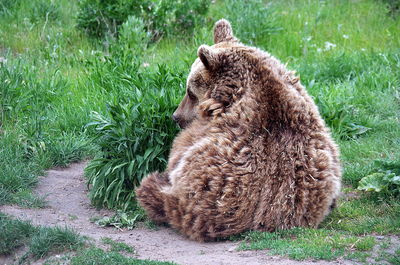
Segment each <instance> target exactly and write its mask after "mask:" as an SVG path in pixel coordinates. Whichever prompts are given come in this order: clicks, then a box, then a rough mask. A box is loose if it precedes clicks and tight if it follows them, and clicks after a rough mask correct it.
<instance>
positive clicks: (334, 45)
mask: <svg viewBox="0 0 400 265" xmlns="http://www.w3.org/2000/svg"><path fill="white" fill-rule="evenodd" d="M333 48H336V44H334V43H331V42H329V41H326V42H325V51H329V50H330V49H333Z"/></svg>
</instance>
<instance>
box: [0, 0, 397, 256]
mask: <svg viewBox="0 0 400 265" xmlns="http://www.w3.org/2000/svg"><path fill="white" fill-rule="evenodd" d="M385 2H391V3H392V5H391V6H389V7H388V6H387V5H386V4H385ZM393 3H394V4H393ZM395 6H396V3H395V1H379V0H360V1H341V0H333V1H317V0H283V1H275V0H274V1H270V2H268V5H264V4H263V2H262V1H260V0H253V1H251V2H250V3H248V5H246V6H243V5H242V4H241V3H239V2H238V1H230V0H227V1H216V2H215V3H212V4H211V5H210V9H209V12H208V14H207V15H206V18H205V21H206V22H205V23H202V24H201V25H200V26H198V27H196V28H193V32H194V34H193V35H191V34H179V36H174V35H168V36H167V37H164V38H161V39H158V40H157V41H156V42H154V41H153V42H151V41H150V39H149V38H148V35H147V33H146V32H143V31H142V30H141V29H143V28H146V25H142V24H140V23H141V22H140V21H139V22H138V21H136V20H134V19H131V21H128V22H126V24H125V26H123V27H122V29H121V38H120V39H116V40H110V39H93V38H90V37H88V36H87V35H86V34H85V33H84V32H83V31H81V30H80V29H79V28H77V27H76V25H77V20H76V15H77V14H78V12H79V6H78V5H77V3H76V1H67V0H61V1H51V0H32V1H27V0H20V1H11V0H6V1H2V2H1V3H0V57H2V58H5V59H6V60H7V62H5V63H0V165H1V166H0V205H1V204H19V205H21V206H24V207H43V206H44V204H45V202H44V201H45V198H40V197H35V196H34V195H33V194H32V189H34V187H35V185H36V183H37V176H39V175H41V174H43V172H44V170H46V169H48V168H50V167H53V166H67V165H68V164H69V163H71V162H74V161H79V160H82V159H86V158H93V157H94V156H95V155H96V160H94V162H93V164H92V165H91V167H89V168H88V171H89V173H87V174H88V176H89V177H91V180H92V181H93V180H99V181H96V182H95V184H96V187H95V188H94V189H92V194H91V198H92V199H93V201H94V202H95V204H96V205H98V206H101V205H106V206H108V207H112V208H119V209H125V210H127V211H128V212H127V213H126V214H125V215H123V214H122V212H119V214H117V215H116V216H115V217H114V218H111V219H110V220H102V221H103V225H110V224H111V223H113V224H116V225H117V226H129V227H134V226H135V222H136V221H137V220H141V221H143V220H145V218H144V217H143V216H142V215H140V209H139V210H138V209H136V208H135V200H134V193H133V189H134V186H136V185H137V184H138V183H139V182H140V180H141V178H142V177H143V176H145V175H146V173H147V172H148V171H152V170H162V169H163V167H164V166H165V160H166V158H167V155H168V150H169V148H170V144H171V141H172V139H173V138H174V136H175V134H176V133H177V128H176V126H175V125H174V124H173V122H172V121H171V120H170V118H169V117H170V115H171V114H172V112H173V110H174V109H175V108H176V106H177V104H178V103H179V101H180V98H181V97H182V95H183V93H184V86H185V78H186V75H187V73H188V72H189V68H190V65H191V63H192V62H193V60H194V59H195V58H196V51H197V48H198V46H199V45H201V44H212V31H211V29H212V26H213V24H214V22H215V21H216V19H219V18H221V17H227V18H229V19H230V20H231V22H232V24H233V25H234V31H235V32H237V36H238V37H239V38H241V40H242V41H243V42H244V43H247V44H251V45H255V46H258V47H261V48H263V49H265V50H267V51H269V52H270V53H271V54H273V55H275V56H276V57H278V58H279V59H280V60H281V61H282V62H284V63H287V64H288V68H290V69H294V70H297V72H298V74H299V75H300V77H301V82H302V83H303V84H304V85H305V86H306V87H307V90H308V91H309V93H310V94H311V95H312V96H313V97H314V99H315V102H316V103H317V105H318V107H319V110H320V112H321V114H322V116H323V117H324V119H325V121H326V123H327V125H328V126H329V127H330V128H331V130H332V133H333V136H334V138H335V140H336V141H337V143H338V145H339V146H340V150H341V159H342V164H343V169H344V175H343V183H344V186H345V192H346V193H350V194H353V193H354V192H355V189H356V188H357V186H358V182H359V181H360V179H362V178H363V177H365V176H367V175H370V174H373V173H376V172H380V171H382V170H386V169H385V166H384V165H385V164H391V163H392V164H393V163H397V162H396V161H398V158H399V157H400V149H399V148H398V146H399V145H400V92H399V87H400V76H399V74H398V71H399V70H398V69H399V68H400V48H399V47H400V34H399V32H398V28H400V17H399V16H398V14H397V13H396V12H397V11H396V7H395ZM249 7H251V8H249ZM185 8H186V7H185ZM239 11H240V12H239ZM143 21H146V19H144V20H143ZM131 27H132V30H131V31H130V28H131ZM130 34H137V35H134V36H133V35H132V36H133V37H132V36H131V35H130ZM149 41H150V42H149ZM139 42H143V43H139ZM107 106H108V107H107ZM113 111H114V112H113ZM94 112H96V113H97V114H96V115H93V113H94ZM90 122H97V123H96V124H93V123H92V126H87V124H88V123H90ZM110 128H112V129H110ZM135 142H141V143H142V144H136V147H135ZM135 148H136V149H135ZM382 161H383V162H382ZM90 170H92V172H90ZM99 176H100V177H101V178H99ZM93 183H94V182H92V184H93ZM132 210H133V212H132ZM129 211H130V212H129ZM138 214H139V215H138ZM139 217H140V218H139ZM1 220H2V226H4V227H7V229H3V231H0V233H5V234H4V236H6V234H7V238H9V240H8V239H7V240H8V241H4V242H7V246H9V247H8V248H7V247H3V248H1V249H3V250H4V251H7V253H10V252H12V251H13V250H14V249H15V248H16V247H17V246H21V245H26V244H30V243H29V242H30V240H31V239H32V238H33V233H37V231H39V230H37V229H36V228H35V229H34V228H29V227H31V226H30V225H27V224H25V223H24V222H22V223H21V222H20V221H16V220H13V221H10V220H8V219H7V220H8V221H7V222H5V221H4V220H5V219H4V218H3V217H2V218H1ZM399 220H400V206H399V202H398V198H394V197H391V196H378V195H374V194H368V193H365V192H357V193H356V196H349V197H346V198H343V199H341V200H340V201H339V204H338V208H337V209H336V210H335V211H334V212H333V213H332V214H331V215H330V216H329V217H328V218H327V219H326V220H325V221H324V223H323V224H322V225H321V228H322V230H307V229H306V230H301V229H300V230H294V231H292V232H287V233H286V234H285V233H284V232H277V233H274V234H270V235H268V234H264V233H260V234H259V235H257V233H256V232H252V233H251V234H250V235H251V236H249V237H248V238H247V239H248V240H249V244H250V245H251V244H253V245H257V246H259V248H267V249H270V250H271V251H272V252H274V251H275V252H274V253H278V254H281V255H288V256H289V257H293V258H297V259H303V258H304V259H307V258H315V259H320V258H324V259H335V258H337V257H347V258H353V259H358V260H361V261H362V260H365V259H366V257H367V256H368V255H370V248H371V246H372V245H373V244H374V242H373V240H372V239H371V235H376V234H380V235H389V234H399V232H400V222H399ZM99 221H100V220H99ZM4 231H8V232H4ZM10 231H11V232H10ZM64 232H65V231H64ZM42 233H44V232H42ZM52 233H55V234H57V233H56V232H55V231H53V232H52ZM44 234H45V233H44ZM55 234H51V233H50V232H49V234H46V235H43V237H44V238H53V239H54V240H56V241H54V245H55V246H56V245H57V243H56V242H57V239H56V236H55ZM299 235H301V236H299ZM302 237H303V238H304V240H302V241H301V240H300V239H301V238H302ZM1 238H3V237H1ZM324 238H329V239H330V241H329V242H327V243H324V241H323V240H322V239H324ZM37 240H39V241H38V242H39V243H37V244H38V246H39V247H38V249H43V250H44V249H45V247H44V246H45V242H47V241H46V240H47V239H46V240H44V239H41V238H40V237H37ZM61 241H68V240H67V238H62V239H61ZM40 242H42V243H40ZM266 242H268V243H269V244H270V245H269V246H267V245H268V244H267V243H266ZM1 243H2V241H0V244H1ZM375 243H376V242H375ZM46 244H50V243H46ZM312 248H315V251H312ZM67 249H69V247H67ZM328 249H329V250H332V251H331V252H329V251H326V253H325V252H324V250H328ZM52 251H53V250H51V249H50V250H49V252H52ZM382 251H383V253H386V252H385V251H386V250H385V249H383V250H382ZM328 252H329V253H328ZM34 253H38V254H32V255H38V256H40V255H41V254H40V251H39V252H36V251H35V252H34ZM330 253H333V254H330ZM386 254H387V255H386ZM386 254H382V255H383V256H385V255H386V256H385V257H386V259H385V260H389V259H390V260H391V261H390V262H392V263H393V264H396V262H397V263H398V258H397V259H396V255H394V254H390V253H389V254H390V255H389V254H388V253H386ZM85 257H86V258H87V259H88V260H90V259H89V257H93V260H96V259H98V260H99V262H103V263H105V264H106V263H107V262H108V261H109V262H110V264H112V263H111V262H117V261H118V260H119V261H121V262H125V263H126V264H131V263H129V262H133V261H130V260H129V259H127V258H125V257H123V256H121V255H120V254H118V253H116V252H113V251H111V252H105V251H103V250H99V249H95V248H93V249H89V250H85V251H83V250H82V251H80V254H79V255H78V256H77V257H76V259H74V262H75V261H76V262H80V261H79V260H82V259H84V258H85ZM396 260H397V261H396ZM75 264H79V263H75ZM82 264H86V263H82ZM99 264H101V263H99ZM132 264H133V263H132Z"/></svg>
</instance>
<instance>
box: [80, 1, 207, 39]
mask: <svg viewBox="0 0 400 265" xmlns="http://www.w3.org/2000/svg"><path fill="white" fill-rule="evenodd" d="M209 5H210V1H209V0H190V1H183V0H178V1H173V0H161V1H152V0H146V1H130V0H118V1H111V0H107V1H99V0H83V1H81V2H80V4H79V8H80V10H79V13H78V15H77V21H78V27H79V28H80V29H82V30H84V31H85V32H86V33H88V35H90V36H93V37H97V38H103V37H105V36H111V37H112V38H116V37H117V36H118V35H119V33H120V28H121V27H120V26H121V25H122V24H123V23H124V22H126V21H127V20H129V17H130V16H134V17H137V18H140V19H143V21H144V23H145V25H146V30H147V31H148V32H151V34H152V37H153V39H158V38H160V37H161V36H162V35H164V34H181V32H182V31H183V32H189V33H192V32H193V29H194V28H195V27H196V26H197V25H201V24H202V23H204V22H205V15H206V14H207V12H208V8H209Z"/></svg>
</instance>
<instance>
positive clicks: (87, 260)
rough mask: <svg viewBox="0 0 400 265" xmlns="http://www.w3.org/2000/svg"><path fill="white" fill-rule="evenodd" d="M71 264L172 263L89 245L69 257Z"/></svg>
mask: <svg viewBox="0 0 400 265" xmlns="http://www.w3.org/2000/svg"><path fill="white" fill-rule="evenodd" d="M71 264H72V265H86V264H87V265H91V264H98V265H117V264H118V265H171V264H174V263H170V262H160V261H150V260H140V259H135V258H128V257H125V256H123V255H121V254H120V253H118V252H114V251H104V250H102V249H100V248H95V247H91V248H89V249H85V250H82V251H80V252H78V254H77V255H76V256H75V257H73V258H72V259H71Z"/></svg>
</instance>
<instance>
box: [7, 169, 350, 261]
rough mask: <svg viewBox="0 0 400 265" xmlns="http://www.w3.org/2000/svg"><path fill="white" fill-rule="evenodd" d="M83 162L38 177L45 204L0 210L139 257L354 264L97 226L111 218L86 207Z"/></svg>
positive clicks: (162, 232) (105, 212)
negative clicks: (124, 247) (105, 240)
mask: <svg viewBox="0 0 400 265" xmlns="http://www.w3.org/2000/svg"><path fill="white" fill-rule="evenodd" d="M85 166H86V163H85V162H80V163H74V164H72V165H70V166H69V167H68V168H55V169H52V170H49V171H48V172H47V175H46V176H45V177H41V178H40V180H39V184H38V186H37V190H36V193H37V194H38V195H40V196H47V199H46V200H47V202H48V203H47V205H48V207H46V208H44V209H26V208H21V207H18V206H13V205H6V206H1V207H0V211H1V212H3V213H6V214H9V215H12V216H14V217H17V218H20V219H23V220H30V221H31V222H32V223H33V224H35V225H44V226H55V225H57V226H62V227H64V226H67V227H70V228H73V229H74V230H75V231H77V232H79V233H80V234H82V235H85V236H88V237H90V238H93V239H94V240H95V242H96V244H97V245H101V242H100V239H101V238H102V237H109V238H112V239H113V240H116V241H119V242H124V243H126V244H128V245H130V246H132V247H134V248H135V251H136V257H138V258H141V259H151V260H159V261H172V262H176V263H178V264H190V265H207V264H229V265H230V264H232V265H236V264H254V265H257V264H277V265H280V264H289V265H290V264H352V263H351V262H350V261H346V260H337V261H334V262H327V261H301V262H299V261H293V260H289V259H286V258H283V257H278V256H271V255H268V251H267V250H263V251H237V250H236V248H237V246H238V245H239V244H240V243H239V242H230V241H225V242H212V243H198V242H194V241H191V240H188V239H187V238H185V237H184V236H182V235H180V234H179V233H177V232H176V231H174V230H173V229H171V228H167V227H159V229H157V230H150V229H146V228H136V229H133V230H122V231H121V230H118V229H116V228H111V227H107V228H103V227H99V226H98V225H96V224H94V223H93V222H91V221H90V219H91V218H92V217H98V216H112V215H113V212H111V211H108V210H104V209H103V210H96V209H95V208H93V207H92V206H91V205H90V201H89V199H88V197H87V193H88V190H87V186H86V181H85V179H84V177H83V169H84V168H85ZM20 252H21V251H20ZM17 255H18V254H17ZM14 259H15V257H1V256H0V264H10V263H12V262H13V260H14ZM39 264H40V263H39Z"/></svg>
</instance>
